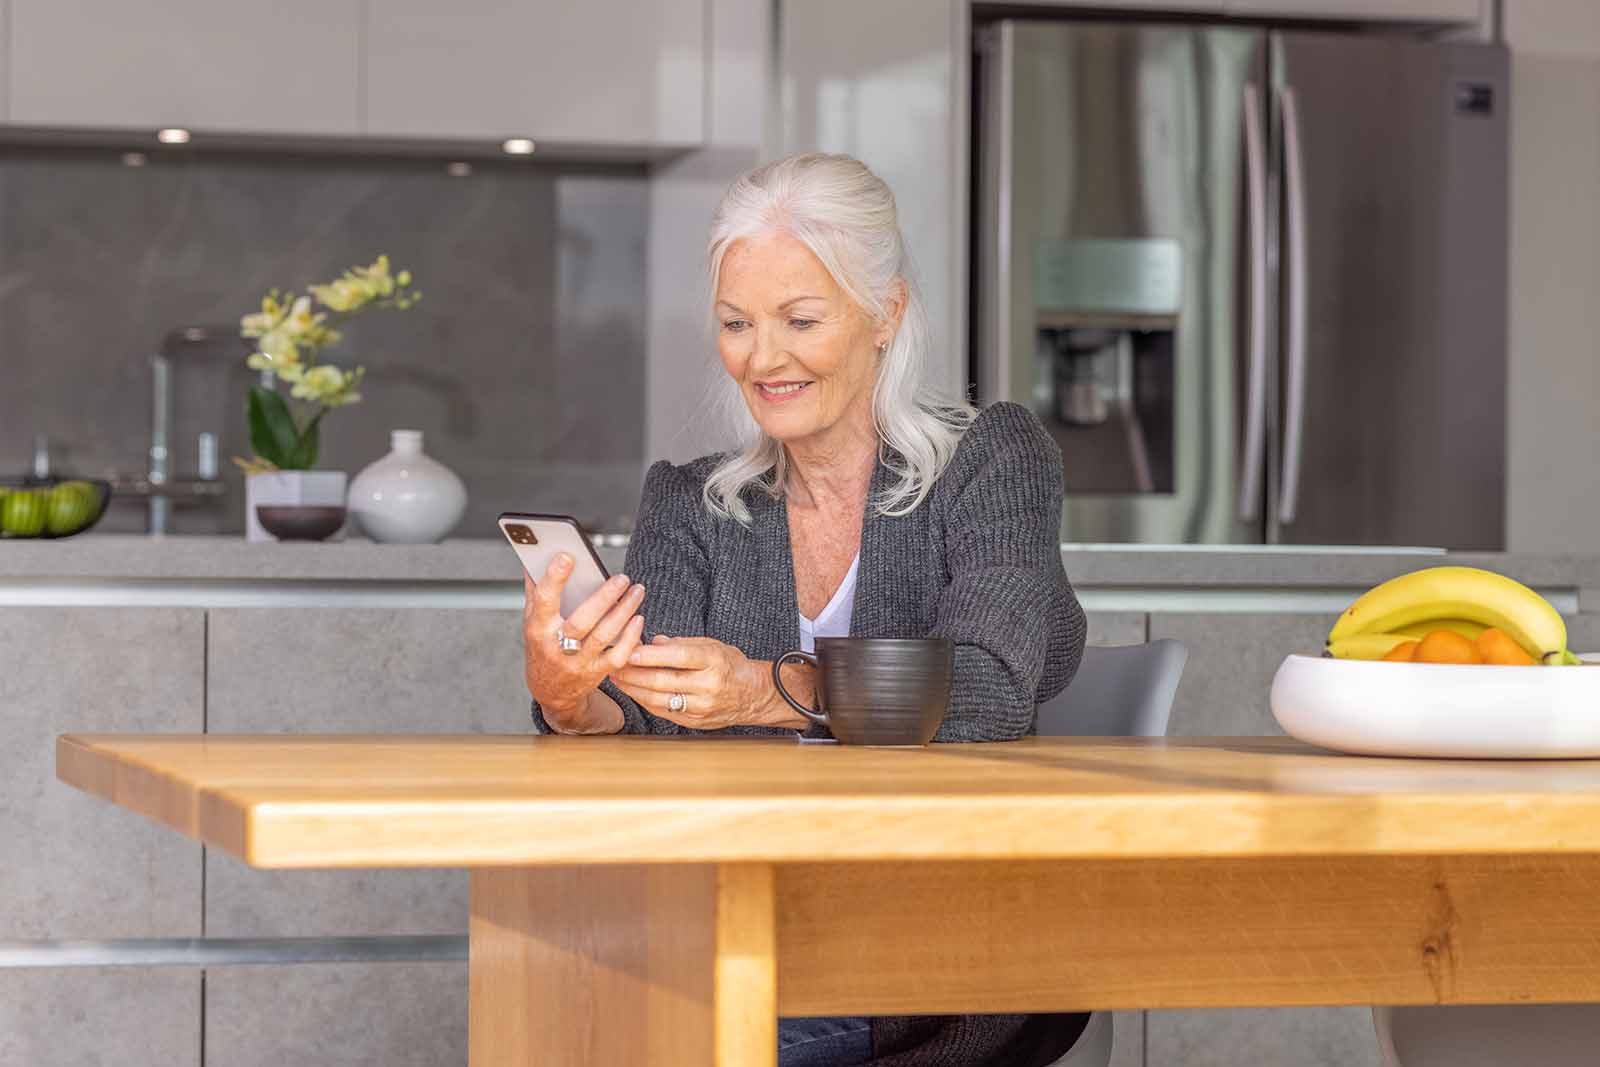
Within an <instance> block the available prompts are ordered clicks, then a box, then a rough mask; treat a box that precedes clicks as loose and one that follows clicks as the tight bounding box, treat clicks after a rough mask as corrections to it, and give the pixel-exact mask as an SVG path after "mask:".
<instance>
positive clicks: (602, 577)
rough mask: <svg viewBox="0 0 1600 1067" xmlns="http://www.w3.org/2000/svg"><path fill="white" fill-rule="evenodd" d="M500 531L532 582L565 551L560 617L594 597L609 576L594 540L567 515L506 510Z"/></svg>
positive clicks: (537, 580) (542, 574) (501, 519)
mask: <svg viewBox="0 0 1600 1067" xmlns="http://www.w3.org/2000/svg"><path fill="white" fill-rule="evenodd" d="M499 522H500V532H501V533H503V534H505V535H506V540H507V541H510V542H511V548H512V550H513V551H514V552H516V554H517V558H518V559H520V560H522V569H523V570H525V571H527V572H528V576H529V577H530V578H532V579H533V580H534V581H535V582H542V581H543V580H544V575H545V571H547V570H549V569H550V562H551V561H552V560H554V559H555V558H556V557H557V556H558V555H560V554H561V553H563V552H565V553H566V554H567V555H569V556H571V557H572V559H573V563H574V566H573V568H572V574H571V575H570V576H569V577H568V578H567V585H566V588H565V589H563V590H562V591H561V617H562V618H566V617H567V616H568V615H571V614H572V613H573V612H574V611H575V610H577V607H578V605H579V604H582V603H583V602H584V601H585V600H588V599H589V598H590V597H592V596H594V595H595V594H596V593H598V592H599V591H600V587H601V586H602V585H604V584H605V583H606V579H607V578H609V577H610V575H608V574H607V573H606V565H605V564H604V563H601V562H600V557H599V556H598V555H596V554H595V550H594V543H593V542H591V541H590V540H589V535H588V534H587V533H585V532H584V529H583V526H582V524H581V523H579V522H578V520H577V519H574V518H572V517H571V516H570V515H525V514H523V513H522V512H518V511H508V512H505V513H504V514H502V515H501V516H500V519H499Z"/></svg>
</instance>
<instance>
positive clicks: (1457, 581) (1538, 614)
mask: <svg viewBox="0 0 1600 1067" xmlns="http://www.w3.org/2000/svg"><path fill="white" fill-rule="evenodd" d="M1434 619H1464V620H1467V621H1468V622H1475V623H1481V624H1483V625H1484V626H1494V627H1497V628H1498V629H1500V630H1501V631H1503V632H1504V633H1505V635H1506V636H1507V637H1509V638H1511V639H1512V640H1513V641H1515V642H1516V643H1517V644H1519V645H1521V646H1522V647H1523V649H1524V650H1525V651H1526V652H1527V653H1528V655H1530V656H1532V657H1533V658H1534V659H1536V660H1538V661H1539V662H1541V663H1548V664H1562V663H1566V662H1568V658H1569V655H1570V654H1569V653H1568V651H1567V624H1566V623H1565V622H1563V621H1562V619H1561V615H1560V614H1559V613H1558V612H1557V611H1556V609H1555V608H1553V607H1551V606H1550V602H1549V601H1547V600H1545V598H1544V597H1542V596H1540V595H1539V594H1538V593H1535V592H1534V591H1533V590H1532V589H1529V588H1528V587H1527V586H1525V585H1523V584H1522V583H1521V582H1517V581H1514V580H1512V579H1510V578H1507V577H1505V576H1504V575H1501V574H1496V573H1494V572H1493V571H1485V570H1479V569H1478V568H1476V567H1429V568H1427V569H1425V570H1420V571H1413V572H1412V573H1410V574H1403V575H1401V576H1400V577H1398V578H1391V579H1390V580H1389V581H1387V582H1384V583H1383V584H1381V585H1377V586H1374V587H1373V588H1372V589H1369V590H1368V591H1367V592H1365V593H1363V594H1362V595H1361V596H1360V597H1358V598H1357V599H1356V601H1355V603H1353V604H1351V605H1350V606H1349V607H1348V608H1346V609H1345V610H1344V614H1342V615H1340V616H1339V621H1338V622H1336V623H1334V626H1333V629H1332V630H1331V631H1329V633H1328V647H1329V649H1330V650H1331V649H1332V647H1333V646H1334V645H1335V644H1336V643H1338V642H1340V641H1342V640H1344V639H1345V638H1349V637H1353V636H1355V635H1357V634H1393V633H1395V632H1396V631H1397V630H1399V629H1400V628H1401V627H1407V626H1413V625H1416V624H1418V623H1425V622H1428V621H1429V620H1434ZM1436 628H1437V627H1436Z"/></svg>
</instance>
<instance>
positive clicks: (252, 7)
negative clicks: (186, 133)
mask: <svg viewBox="0 0 1600 1067" xmlns="http://www.w3.org/2000/svg"><path fill="white" fill-rule="evenodd" d="M361 7H362V2H361V0H279V2H277V3H274V4H272V5H268V6H265V7H264V6H262V5H261V4H259V3H246V2H244V0H163V2H162V3H159V4H128V3H118V2H115V0H11V25H10V40H9V45H10V48H9V60H10V75H11V77H10V107H9V111H8V114H7V116H6V117H7V118H8V119H9V121H10V122H12V123H15V124H18V125H26V126H56V127H72V126H79V127H91V128H100V129H107V128H121V127H135V128H141V129H146V130H154V129H157V128H160V127H164V126H183V127H189V128H193V129H199V130H218V131H227V132H239V133H295V134H309V135H322V136H332V135H341V134H344V135H349V134H355V133H358V132H360V121H359V117H360V70H361V63H360V43H361V40H360V38H361V19H360V14H361Z"/></svg>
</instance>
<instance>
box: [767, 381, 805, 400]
mask: <svg viewBox="0 0 1600 1067" xmlns="http://www.w3.org/2000/svg"><path fill="white" fill-rule="evenodd" d="M811 384H812V383H811V382H808V381H784V382H756V383H755V386H756V395H757V396H759V397H760V398H761V399H762V400H765V401H766V402H767V403H769V404H788V403H791V402H793V401H795V400H798V399H800V397H802V396H803V395H805V393H806V391H807V390H809V389H810V388H811Z"/></svg>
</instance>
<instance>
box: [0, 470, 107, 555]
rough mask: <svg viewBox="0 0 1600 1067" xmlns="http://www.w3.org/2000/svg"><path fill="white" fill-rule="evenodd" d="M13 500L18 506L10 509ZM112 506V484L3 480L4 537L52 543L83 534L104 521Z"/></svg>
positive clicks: (0, 527) (0, 517)
mask: <svg viewBox="0 0 1600 1067" xmlns="http://www.w3.org/2000/svg"><path fill="white" fill-rule="evenodd" d="M85 486H87V487H89V488H88V489H84V488H83V487H85ZM64 487H65V488H64ZM90 490H92V491H90ZM13 496H14V497H16V502H15V503H13V504H11V505H10V507H9V508H8V507H7V505H6V501H7V499H8V498H10V497H13ZM109 503H111V483H110V482H105V481H101V480H99V479H97V478H0V537H3V538H8V539H10V538H27V539H30V540H33V539H38V540H52V539H58V538H62V537H71V536H72V535H73V534H81V533H83V531H85V530H87V529H89V528H90V527H92V526H93V525H94V524H95V523H97V522H99V521H100V517H101V516H102V515H104V514H105V513H106V505H107V504H109Z"/></svg>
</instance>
